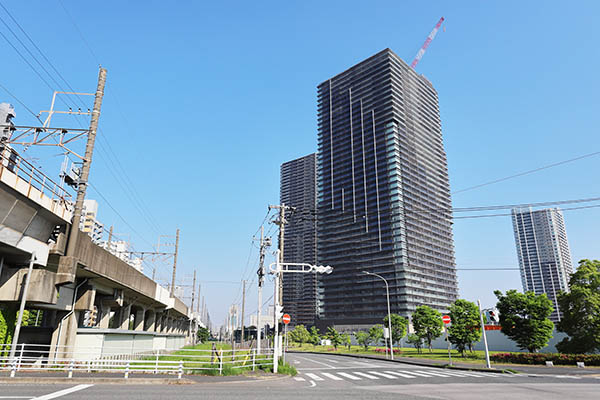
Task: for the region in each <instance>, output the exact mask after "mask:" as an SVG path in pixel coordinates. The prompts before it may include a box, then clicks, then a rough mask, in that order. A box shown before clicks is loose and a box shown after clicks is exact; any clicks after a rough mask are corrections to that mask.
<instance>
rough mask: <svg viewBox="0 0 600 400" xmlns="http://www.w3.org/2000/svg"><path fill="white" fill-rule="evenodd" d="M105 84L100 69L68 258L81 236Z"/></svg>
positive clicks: (73, 252) (71, 255) (103, 75)
mask: <svg viewBox="0 0 600 400" xmlns="http://www.w3.org/2000/svg"><path fill="white" fill-rule="evenodd" d="M105 84H106V69H104V68H102V67H100V71H99V72H98V87H97V89H96V97H95V98H94V109H93V110H92V118H91V120H90V129H89V131H88V135H87V144H86V146H85V155H84V158H83V165H82V167H81V176H80V177H79V182H78V184H77V199H76V200H75V208H74V209H73V219H72V220H71V230H70V232H69V240H68V242H67V251H66V256H68V257H73V255H74V254H75V246H76V244H77V236H78V235H79V223H80V221H81V211H82V210H83V200H84V199H85V191H86V188H87V184H88V178H89V176H90V165H91V164H92V156H93V155H94V143H95V142H96V131H97V130H98V119H99V118H100V109H101V108H102V98H103V97H104V85H105Z"/></svg>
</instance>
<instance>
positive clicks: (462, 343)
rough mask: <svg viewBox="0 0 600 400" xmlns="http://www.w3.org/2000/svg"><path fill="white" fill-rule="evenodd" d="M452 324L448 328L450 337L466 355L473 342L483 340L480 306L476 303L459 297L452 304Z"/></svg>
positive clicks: (463, 354)
mask: <svg viewBox="0 0 600 400" xmlns="http://www.w3.org/2000/svg"><path fill="white" fill-rule="evenodd" d="M450 319H451V320H452V325H450V328H448V339H449V340H450V343H452V344H453V345H454V346H456V349H457V350H458V351H460V352H461V354H462V356H463V357H464V356H465V353H466V350H467V348H469V349H470V348H472V344H473V342H478V341H479V340H481V320H480V319H479V307H477V305H476V304H475V303H472V302H470V301H467V300H462V299H458V300H456V301H455V302H454V304H452V305H451V306H450Z"/></svg>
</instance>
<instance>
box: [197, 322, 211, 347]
mask: <svg viewBox="0 0 600 400" xmlns="http://www.w3.org/2000/svg"><path fill="white" fill-rule="evenodd" d="M196 335H197V336H198V340H199V341H200V343H206V342H207V341H208V339H210V331H209V330H208V329H206V328H205V327H203V326H199V327H198V332H197V333H196Z"/></svg>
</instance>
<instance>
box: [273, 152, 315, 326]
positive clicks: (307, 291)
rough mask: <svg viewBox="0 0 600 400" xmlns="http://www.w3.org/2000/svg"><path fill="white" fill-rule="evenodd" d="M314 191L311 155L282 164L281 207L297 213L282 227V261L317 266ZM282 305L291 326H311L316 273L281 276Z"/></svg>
mask: <svg viewBox="0 0 600 400" xmlns="http://www.w3.org/2000/svg"><path fill="white" fill-rule="evenodd" d="M316 190H317V188H316V155H315V154H314V153H313V154H309V155H307V156H305V157H301V158H298V159H297V160H293V161H289V162H286V163H284V164H282V165H281V187H280V201H281V204H285V205H288V206H292V207H296V208H297V210H298V212H292V213H288V214H287V220H288V223H287V224H286V225H285V230H284V241H283V243H284V250H283V261H284V262H288V263H309V264H316V261H317V244H316V240H317V232H316V219H315V217H314V214H315V213H314V210H315V204H316ZM306 210H309V212H308V213H307V212H306ZM282 304H283V310H284V312H286V313H288V314H290V316H291V317H292V322H291V323H290V324H291V325H292V326H295V325H300V324H302V325H308V326H310V325H314V324H315V318H316V314H317V281H316V276H315V274H313V273H309V274H306V273H287V274H283V299H282Z"/></svg>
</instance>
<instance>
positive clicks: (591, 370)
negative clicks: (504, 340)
mask: <svg viewBox="0 0 600 400" xmlns="http://www.w3.org/2000/svg"><path fill="white" fill-rule="evenodd" d="M288 353H298V354H300V353H307V354H325V355H330V356H343V357H353V358H367V359H371V360H384V361H389V362H397V363H403V364H411V365H419V366H423V367H437V368H454V369H461V370H472V371H487V372H497V373H503V372H509V373H510V371H516V372H518V373H522V374H530V375H597V376H600V367H586V368H577V367H575V366H572V367H571V366H562V365H561V366H554V367H546V366H545V365H522V364H495V363H492V369H491V370H489V369H487V368H485V364H480V363H477V364H476V363H468V362H461V361H460V358H458V359H457V358H453V359H452V367H450V366H449V365H448V361H441V360H431V359H427V358H416V357H399V356H394V360H393V361H392V360H388V359H386V358H385V356H383V355H377V354H372V355H371V354H345V353H322V352H317V351H294V350H288ZM507 370H510V371H507Z"/></svg>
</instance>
